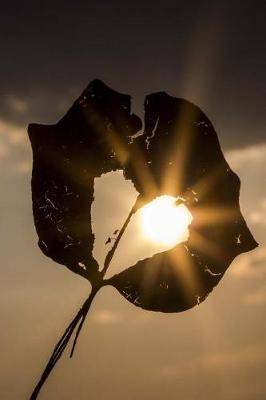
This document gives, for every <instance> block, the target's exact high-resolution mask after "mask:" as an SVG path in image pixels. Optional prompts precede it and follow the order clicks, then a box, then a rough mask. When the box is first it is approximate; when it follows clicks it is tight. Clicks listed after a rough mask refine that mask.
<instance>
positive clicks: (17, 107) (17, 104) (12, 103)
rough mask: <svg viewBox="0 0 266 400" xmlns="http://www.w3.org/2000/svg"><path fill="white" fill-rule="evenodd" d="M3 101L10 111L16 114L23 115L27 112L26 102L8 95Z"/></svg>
mask: <svg viewBox="0 0 266 400" xmlns="http://www.w3.org/2000/svg"><path fill="white" fill-rule="evenodd" d="M5 100H6V103H7V105H8V106H9V107H10V108H11V110H13V111H15V112H17V113H25V112H26V111H27V110H28V105H27V102H26V101H25V100H22V99H21V98H19V97H17V96H14V95H10V94H9V95H7V96H6V98H5Z"/></svg>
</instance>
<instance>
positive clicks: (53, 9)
mask: <svg viewBox="0 0 266 400" xmlns="http://www.w3.org/2000/svg"><path fill="white" fill-rule="evenodd" d="M66 3H67V4H66ZM265 15H266V3H265V2H264V1H257V2H254V1H253V2H252V1H234V0H232V1H222V2H221V1H219V2H218V1H198V2H194V1H178V0H176V1H168V0H165V1H157V2H150V1H146V2H138V1H135V2H134V3H129V2H122V1H108V2H107V1H98V2H96V1H90V2H81V1H75V3H74V2H64V1H54V2H51V1H46V2H41V1H37V2H36V1H35V2H33V1H25V2H17V4H14V3H10V2H5V4H3V5H2V6H1V13H0V33H1V34H0V43H1V45H0V49H1V64H0V171H1V174H0V188H1V195H0V214H1V224H0V236H1V238H0V239H1V252H0V257H1V280H0V299H1V301H0V310H1V322H2V324H1V325H2V328H1V333H0V343H1V347H2V349H1V358H2V362H1V366H0V371H1V373H0V381H1V382H0V398H1V399H3V400H20V399H27V398H28V397H29V395H30V393H31V391H32V389H33V387H34V384H35V383H36V381H37V379H38V377H39V376H40V374H41V372H42V370H43V368H44V366H45V363H46V361H47V359H48V357H49V356H50V353H51V351H52V349H53V347H54V345H55V343H56V342H57V340H58V339H59V337H60V335H61V334H62V332H63V331H64V328H65V326H66V325H67V323H68V322H69V321H70V319H71V318H72V316H73V315H74V314H75V313H76V311H77V309H78V308H79V307H80V305H81V304H82V303H83V301H84V299H85V298H86V297H87V295H88V292H89V290H90V286H89V284H88V283H87V282H86V281H85V280H84V279H83V278H82V277H80V276H77V275H75V274H73V273H72V272H70V271H69V270H67V269H66V268H64V267H63V266H60V265H59V264H56V263H55V262H53V261H52V260H50V259H48V258H46V257H45V256H44V255H43V254H42V253H41V251H40V250H39V248H38V246H37V235H36V232H35V228H34V224H33V217H32V210H31V189H30V180H31V164H32V153H31V148H30V143H29V140H28V138H27V132H26V127H27V125H28V124H29V123H30V122H37V123H45V124H51V123H55V122H56V121H57V120H58V119H59V118H61V117H62V116H63V115H64V113H65V112H66V111H67V109H68V108H69V107H70V106H71V104H72V103H73V101H74V100H75V99H76V98H77V97H78V96H79V94H80V93H81V91H82V90H83V89H84V88H85V87H86V85H87V84H88V83H89V82H90V81H91V80H92V79H94V78H100V79H102V80H103V81H105V82H106V83H107V84H108V85H110V86H111V87H113V88H114V89H115V90H117V91H121V92H123V93H127V94H130V95H131V96H132V108H133V111H134V112H136V113H138V114H139V115H140V116H143V106H142V104H143V101H144V97H145V96H146V95H147V94H148V93H151V92H156V91H161V90H163V91H166V92H167V93H169V94H171V95H173V96H177V97H183V98H186V99H187V100H189V101H191V102H193V103H195V104H197V105H198V106H200V108H201V109H202V110H203V111H204V112H205V113H206V114H207V116H208V117H209V119H210V120H211V121H212V123H213V125H214V127H215V129H216V131H217V133H218V137H219V140H220V143H221V146H222V148H223V150H224V152H225V156H226V159H227V161H228V162H229V165H230V166H231V168H232V169H233V170H234V171H235V172H237V174H238V175H239V177H240V179H241V182H242V186H241V193H240V204H241V210H242V213H243V215H244V217H245V219H246V221H247V223H248V226H249V227H250V229H251V231H252V233H253V235H254V237H255V239H256V240H257V242H258V243H259V247H258V248H257V249H256V250H254V251H252V252H250V253H247V254H242V255H241V256H239V257H237V259H236V260H235V261H234V262H233V263H232V265H231V267H230V268H229V271H228V272H227V273H226V275H225V277H224V278H223V280H222V281H221V283H220V284H219V286H218V287H217V288H216V289H215V290H214V292H213V293H212V294H211V295H210V296H209V297H208V299H207V300H206V301H204V302H203V303H202V304H201V305H200V306H199V307H195V308H194V309H192V310H189V311H187V312H184V313H181V314H161V313H153V312H147V311H144V310H141V309H139V308H136V307H134V306H133V305H131V304H129V303H128V302H127V301H126V300H125V299H124V298H122V297H121V296H120V295H119V293H118V292H116V291H115V289H112V288H110V287H106V288H104V289H103V290H102V291H101V292H100V293H99V294H98V296H97V298H96V299H95V302H94V304H93V307H92V309H91V313H90V315H89V316H88V318H87V321H86V323H85V326H84V328H83V331H82V333H81V336H80V340H79V343H78V347H77V350H76V353H75V356H74V358H73V359H71V360H69V359H68V354H67V353H66V354H65V355H64V356H63V358H62V359H61V360H60V361H59V363H58V364H57V366H56V368H55V370H54V372H53V373H52V374H51V376H50V378H49V380H48V381H47V383H46V385H45V387H44V388H43V390H42V392H41V394H40V399H41V400H47V399H49V400H53V399H62V400H72V399H79V400H85V399H88V398H90V399H93V400H94V399H97V400H105V399H109V400H112V399H116V400H120V399H126V400H135V399H136V398H141V399H145V400H159V399H162V398H165V399H167V400H174V399H176V398H179V397H180V398H185V399H186V400H194V399H197V400H203V399H204V400H209V399H210V400H213V399H215V400H250V399H252V400H261V399H262V398H264V397H265V395H266V382H265V367H266V361H265V360H266V358H265V352H266V339H265V338H266V335H265V333H266V332H265V331H266V325H265V311H266V231H265V228H266V168H265V162H266V135H265V126H266V112H265V111H266V110H265V94H266V93H265V88H266V74H265V70H266V53H265V45H264V43H265V35H266V25H265V21H264V20H265ZM102 179H103V181H102V182H100V180H99V182H98V180H97V186H96V189H97V191H96V195H95V199H96V200H95V208H94V209H93V220H94V225H93V226H94V229H95V231H96V244H95V250H94V254H95V256H96V257H97V258H98V259H99V260H100V259H101V258H102V257H103V249H104V245H103V242H104V241H105V239H106V237H107V236H108V235H109V233H110V232H112V229H113V227H115V228H117V226H118V225H120V221H121V220H122V221H123V219H124V216H123V215H122V214H123V213H124V212H125V213H127V210H129V209H130V207H131V206H132V198H134V188H133V187H132V186H131V185H130V183H129V182H128V181H127V182H126V181H124V180H123V179H122V178H121V175H119V174H114V175H112V176H108V177H104V178H102ZM104 179H105V180H107V181H108V182H109V183H108V185H110V187H113V188H115V189H116V190H112V192H111V191H106V182H107V181H104ZM118 191H119V192H118ZM117 193H121V195H120V196H119V199H120V200H119V201H120V202H121V204H119V205H117V208H115V207H108V204H110V202H114V203H117V201H118V196H117ZM107 196H108V198H107ZM98 199H99V200H98ZM102 215H104V216H105V221H107V222H106V225H105V226H106V230H107V231H108V232H105V231H104V230H103V226H101V224H100V218H99V216H101V217H102ZM133 223H134V221H133ZM123 240H124V242H123V243H122V246H121V248H123V249H124V250H125V249H126V251H122V250H120V252H118V253H117V255H116V258H115V259H114V266H113V268H114V270H115V271H116V269H118V268H120V269H124V268H125V267H126V266H128V265H132V260H133V261H137V259H138V257H140V254H139V252H136V248H137V246H136V243H135V235H134V234H133V233H132V231H131V233H130V231H129V232H128V234H127V236H126V235H125V237H124V238H123ZM133 241H134V249H135V252H134V251H132V247H133V246H132V243H133ZM140 246H141V244H140ZM142 250H143V251H146V250H145V249H142Z"/></svg>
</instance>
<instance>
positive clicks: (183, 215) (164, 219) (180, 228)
mask: <svg viewBox="0 0 266 400" xmlns="http://www.w3.org/2000/svg"><path fill="white" fill-rule="evenodd" d="M177 200H178V198H175V197H172V196H167V195H164V196H160V197H157V198H156V199H155V200H153V201H151V202H150V203H149V204H147V205H146V206H144V207H142V209H141V210H140V212H141V215H140V217H141V230H142V234H143V236H144V237H145V238H146V239H148V240H149V241H151V242H156V243H161V244H165V245H172V246H175V245H176V244H178V243H180V242H183V241H186V240H187V239H188V236H189V230H188V227H189V225H190V224H191V222H192V219H193V217H192V214H191V213H190V211H189V210H188V208H187V207H186V206H185V205H184V204H180V205H176V201H177Z"/></svg>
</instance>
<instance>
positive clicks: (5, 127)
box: [0, 119, 28, 146]
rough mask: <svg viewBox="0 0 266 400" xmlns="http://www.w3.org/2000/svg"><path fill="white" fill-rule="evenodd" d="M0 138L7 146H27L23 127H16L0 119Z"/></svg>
mask: <svg viewBox="0 0 266 400" xmlns="http://www.w3.org/2000/svg"><path fill="white" fill-rule="evenodd" d="M0 138H1V139H2V140H3V141H5V144H6V145H7V146H25V145H28V137H27V132H26V127H25V126H20V125H16V124H13V123H10V122H8V121H5V120H3V119H0Z"/></svg>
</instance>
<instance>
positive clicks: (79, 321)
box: [30, 197, 139, 400]
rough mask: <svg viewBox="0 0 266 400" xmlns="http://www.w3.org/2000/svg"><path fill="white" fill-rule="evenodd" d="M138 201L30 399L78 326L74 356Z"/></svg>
mask: <svg viewBox="0 0 266 400" xmlns="http://www.w3.org/2000/svg"><path fill="white" fill-rule="evenodd" d="M138 202H139V197H137V199H136V202H135V204H134V205H133V207H132V209H131V211H130V213H129V214H128V217H127V219H126V221H125V222H124V225H123V227H122V229H121V231H120V232H119V235H118V236H117V238H116V240H115V242H114V244H113V247H112V248H111V250H110V251H109V252H108V253H107V256H106V258H105V261H104V266H103V269H102V271H101V272H100V273H99V274H98V276H97V278H96V280H95V281H94V282H92V289H91V293H90V295H89V297H88V298H87V300H86V301H85V302H84V303H83V306H82V307H81V308H80V310H79V311H78V313H77V314H76V316H75V317H74V318H73V319H72V321H71V322H70V324H69V325H68V327H67V328H66V330H65V332H64V334H63V336H62V337H61V339H60V340H59V342H58V343H57V345H56V346H55V348H54V351H53V354H52V355H51V357H50V359H49V361H48V363H47V365H46V367H45V370H44V372H43V374H42V376H41V378H40V380H39V382H38V383H37V385H36V386H35V389H34V391H33V393H32V395H31V397H30V400H36V399H37V396H38V394H39V392H40V390H41V388H42V386H43V385H44V383H45V381H46V380H47V378H48V377H49V375H50V373H51V372H52V370H53V368H54V366H55V364H56V363H57V361H58V360H59V359H60V357H61V356H62V354H63V352H64V350H65V348H66V346H67V344H68V342H69V340H70V338H71V336H72V334H73V332H74V330H75V328H76V327H77V326H78V328H77V331H76V335H75V339H74V342H73V345H72V348H71V352H70V357H72V356H73V354H74V350H75V347H76V344H77V340H78V337H79V334H80V332H81V329H82V326H83V324H84V321H85V319H86V316H87V314H88V311H89V309H90V307H91V304H92V301H93V299H94V297H95V295H96V293H97V292H98V291H99V289H100V288H101V287H102V286H105V285H106V284H107V283H106V281H104V280H103V277H104V275H105V273H106V271H107V269H108V267H109V265H110V263H111V261H112V258H113V256H114V253H115V251H116V249H117V246H118V244H119V242H120V240H121V238H122V236H123V234H124V232H125V230H126V228H127V226H128V224H129V222H130V219H131V217H132V215H133V214H134V213H135V212H136V210H137V209H138Z"/></svg>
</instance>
